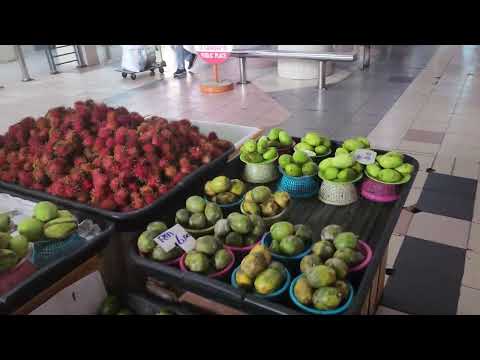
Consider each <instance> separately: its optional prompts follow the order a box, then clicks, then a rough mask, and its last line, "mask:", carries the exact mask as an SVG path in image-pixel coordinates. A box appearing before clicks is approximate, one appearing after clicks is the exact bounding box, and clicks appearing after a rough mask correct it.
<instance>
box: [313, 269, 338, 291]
mask: <svg viewBox="0 0 480 360" xmlns="http://www.w3.org/2000/svg"><path fill="white" fill-rule="evenodd" d="M305 275H306V277H307V280H308V283H309V284H310V286H311V287H314V288H316V289H318V288H320V287H323V286H330V285H332V284H334V283H335V281H337V275H336V273H335V270H333V269H332V268H331V267H329V266H326V265H317V266H314V267H312V268H311V269H309V270H308V271H307V272H306V273H305Z"/></svg>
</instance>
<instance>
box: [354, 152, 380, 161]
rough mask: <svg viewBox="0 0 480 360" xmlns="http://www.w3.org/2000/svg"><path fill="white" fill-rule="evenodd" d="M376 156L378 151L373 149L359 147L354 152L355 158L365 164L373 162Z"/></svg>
mask: <svg viewBox="0 0 480 360" xmlns="http://www.w3.org/2000/svg"><path fill="white" fill-rule="evenodd" d="M376 157H377V153H376V152H375V151H373V150H367V149H357V150H355V152H354V153H353V158H354V159H355V161H358V162H359V163H360V164H363V165H369V164H373V163H374V162H375V158H376Z"/></svg>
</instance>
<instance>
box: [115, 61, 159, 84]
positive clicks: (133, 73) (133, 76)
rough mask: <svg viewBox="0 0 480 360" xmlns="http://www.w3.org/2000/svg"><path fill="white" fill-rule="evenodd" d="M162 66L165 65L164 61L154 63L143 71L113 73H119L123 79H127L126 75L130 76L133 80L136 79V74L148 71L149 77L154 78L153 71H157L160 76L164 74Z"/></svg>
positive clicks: (122, 70)
mask: <svg viewBox="0 0 480 360" xmlns="http://www.w3.org/2000/svg"><path fill="white" fill-rule="evenodd" d="M164 64H165V62H164V61H163V62H162V63H155V64H153V65H152V66H150V67H148V68H146V69H145V70H143V71H130V70H125V69H116V70H115V71H118V72H121V73H122V77H123V78H124V79H125V78H127V76H128V75H130V79H132V80H135V79H136V78H137V74H140V73H143V72H146V71H150V76H154V75H155V69H158V72H159V73H160V74H163V72H164V69H163V67H164V66H165V65H164Z"/></svg>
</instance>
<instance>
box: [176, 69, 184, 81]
mask: <svg viewBox="0 0 480 360" xmlns="http://www.w3.org/2000/svg"><path fill="white" fill-rule="evenodd" d="M185 76H187V70H185V69H182V70H180V69H178V70H177V71H175V72H174V73H173V77H174V78H177V79H181V78H184V77H185Z"/></svg>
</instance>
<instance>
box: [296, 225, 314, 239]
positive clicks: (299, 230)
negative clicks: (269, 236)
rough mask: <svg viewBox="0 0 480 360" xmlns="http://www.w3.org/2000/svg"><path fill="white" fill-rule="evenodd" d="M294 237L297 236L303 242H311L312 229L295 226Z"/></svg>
mask: <svg viewBox="0 0 480 360" xmlns="http://www.w3.org/2000/svg"><path fill="white" fill-rule="evenodd" d="M294 228H295V235H296V236H299V237H300V238H302V239H303V240H305V241H312V238H313V232H312V228H311V227H310V226H308V225H303V224H297V225H295V227H294Z"/></svg>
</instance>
